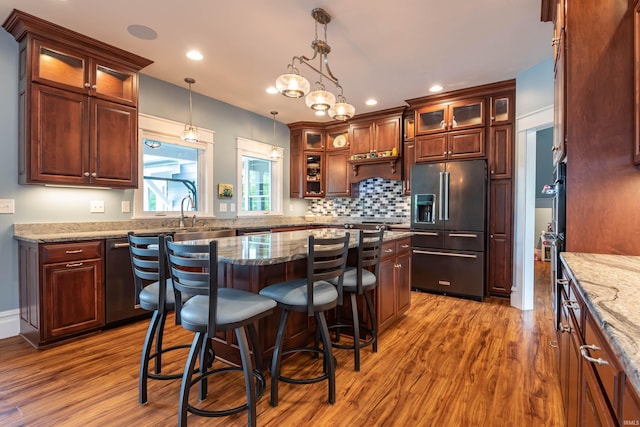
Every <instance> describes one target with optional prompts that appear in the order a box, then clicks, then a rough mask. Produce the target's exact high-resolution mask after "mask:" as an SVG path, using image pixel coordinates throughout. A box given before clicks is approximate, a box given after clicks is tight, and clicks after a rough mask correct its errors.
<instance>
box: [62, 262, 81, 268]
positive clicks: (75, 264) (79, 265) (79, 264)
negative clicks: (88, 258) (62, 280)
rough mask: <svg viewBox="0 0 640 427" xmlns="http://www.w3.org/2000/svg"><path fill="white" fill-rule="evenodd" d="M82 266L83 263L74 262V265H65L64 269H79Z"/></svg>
mask: <svg viewBox="0 0 640 427" xmlns="http://www.w3.org/2000/svg"><path fill="white" fill-rule="evenodd" d="M83 264H84V262H76V263H73V264H67V265H65V267H67V268H72V267H81V266H82V265H83Z"/></svg>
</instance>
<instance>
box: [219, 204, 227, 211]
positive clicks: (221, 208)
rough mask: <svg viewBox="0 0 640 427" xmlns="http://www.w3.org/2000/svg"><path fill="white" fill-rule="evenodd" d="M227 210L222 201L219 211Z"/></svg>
mask: <svg viewBox="0 0 640 427" xmlns="http://www.w3.org/2000/svg"><path fill="white" fill-rule="evenodd" d="M226 211H227V204H226V203H224V202H222V203H220V212H226Z"/></svg>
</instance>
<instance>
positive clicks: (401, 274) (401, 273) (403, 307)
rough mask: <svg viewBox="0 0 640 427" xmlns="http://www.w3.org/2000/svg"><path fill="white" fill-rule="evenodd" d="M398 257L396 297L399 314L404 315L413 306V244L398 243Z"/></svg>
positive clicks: (402, 241)
mask: <svg viewBox="0 0 640 427" xmlns="http://www.w3.org/2000/svg"><path fill="white" fill-rule="evenodd" d="M397 248H398V257H397V258H396V296H397V307H396V312H397V314H400V313H404V312H405V311H407V310H408V309H409V307H410V306H411V242H410V240H408V239H406V240H400V241H398V242H397Z"/></svg>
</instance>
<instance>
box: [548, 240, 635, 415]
mask: <svg viewBox="0 0 640 427" xmlns="http://www.w3.org/2000/svg"><path fill="white" fill-rule="evenodd" d="M561 262H562V272H563V279H564V280H561V281H559V285H560V286H559V292H560V293H561V295H562V296H563V300H562V314H561V317H560V330H559V334H558V337H559V338H558V343H559V347H560V363H559V367H560V372H559V373H560V379H561V381H560V382H561V386H562V387H563V396H564V397H565V407H566V410H567V421H568V422H569V423H575V422H576V421H577V422H578V423H580V424H581V425H589V423H588V421H590V420H591V421H592V420H595V419H597V420H598V421H599V422H600V423H601V425H608V423H613V424H616V423H617V424H619V425H623V424H624V425H628V424H630V425H638V423H640V399H638V394H639V392H640V370H639V369H640V310H638V301H640V287H639V284H640V257H638V256H624V255H602V254H586V253H570V252H565V253H562V254H561ZM570 425H572V424H570Z"/></svg>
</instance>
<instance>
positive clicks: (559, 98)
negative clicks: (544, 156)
mask: <svg viewBox="0 0 640 427" xmlns="http://www.w3.org/2000/svg"><path fill="white" fill-rule="evenodd" d="M566 12H567V4H566V0H557V1H556V14H555V19H554V22H553V51H554V52H553V53H554V66H553V72H554V77H553V99H554V101H553V103H554V110H553V115H554V117H553V147H552V150H553V165H554V166H556V165H557V164H558V163H559V162H561V161H562V160H564V158H565V157H566V152H567V130H566V127H565V123H566V117H567V107H566V98H567V89H566V85H567V71H566V66H567V55H566V47H567V37H566V32H565V31H566V30H565V23H566Z"/></svg>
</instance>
